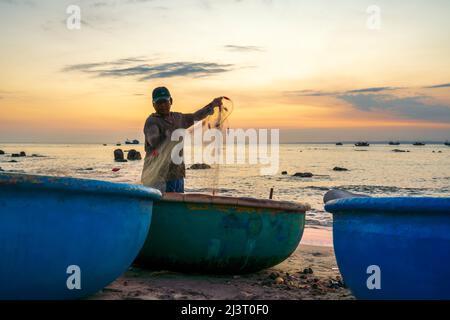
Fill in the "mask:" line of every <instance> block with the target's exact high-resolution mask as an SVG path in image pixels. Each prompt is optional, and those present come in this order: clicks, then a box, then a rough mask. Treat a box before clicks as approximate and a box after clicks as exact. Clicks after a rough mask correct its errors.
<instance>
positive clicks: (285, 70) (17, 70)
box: [0, 0, 450, 143]
mask: <svg viewBox="0 0 450 320" xmlns="http://www.w3.org/2000/svg"><path fill="white" fill-rule="evenodd" d="M69 5H78V6H79V7H80V8H81V19H82V24H81V29H80V30H70V29H68V28H67V25H66V20H67V18H68V17H69V14H67V13H66V10H67V7H68V6H69ZM372 5H376V6H378V7H379V8H380V10H381V11H380V17H381V20H380V21H381V22H380V28H379V29H378V28H372V27H370V24H369V25H368V19H369V18H371V17H373V16H371V15H372V13H368V12H367V9H368V8H369V7H370V6H372ZM449 14H450V1H448V0H430V1H425V0H409V1H404V0H369V1H365V0H341V1H332V0H328V1H322V0H317V1H300V0H272V1H270V0H240V1H239V0H234V1H233V0H228V1H224V0H93V1H88V0H85V1H75V0H72V1H51V0H43V1H42V0H40V1H37V0H0V39H1V50H0V70H1V72H0V142H63V143H66V142H67V143H72V142H83V143H84V142H93V143H97V142H100V143H102V142H117V141H124V140H125V139H126V138H130V139H132V138H138V139H142V127H143V124H144V122H145V119H146V117H147V116H148V115H149V114H150V113H152V112H153V108H152V105H151V91H152V89H153V88H154V87H156V86H161V85H165V86H167V87H168V88H169V89H170V90H171V92H172V95H173V97H174V106H173V110H174V111H180V112H192V111H195V110H196V109H198V108H200V107H203V106H205V105H206V104H207V103H209V102H210V101H211V100H212V99H213V98H214V97H216V96H222V95H226V96H229V97H230V98H232V99H233V101H234V104H235V109H234V113H233V115H232V116H231V119H230V122H231V126H232V127H235V128H280V129H281V130H282V141H283V142H324V141H341V140H342V141H353V140H371V141H376V140H391V139H394V140H442V141H443V140H447V139H448V140H450V41H449V34H450V19H448V16H449Z"/></svg>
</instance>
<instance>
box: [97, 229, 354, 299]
mask: <svg viewBox="0 0 450 320" xmlns="http://www.w3.org/2000/svg"><path fill="white" fill-rule="evenodd" d="M319 238H320V239H321V243H324V244H330V238H329V236H328V234H327V233H323V232H318V231H317V230H315V229H306V232H305V242H306V243H309V242H311V241H313V242H316V241H317V240H318V239H319ZM89 299H90V300H129V299H131V300H202V299H208V300H262V299H272V300H297V299H302V300H310V299H314V300H343V299H346V300H348V299H354V297H353V296H352V294H351V292H350V291H349V290H348V289H347V288H345V285H343V282H342V279H341V275H340V273H339V270H338V268H337V265H336V259H335V255H334V251H333V248H332V247H331V246H329V245H320V246H317V245H308V244H301V245H300V246H299V247H298V248H297V250H296V251H295V252H294V253H293V254H292V255H291V256H290V257H289V258H288V259H287V260H285V261H284V262H283V263H281V264H279V265H277V266H275V267H273V268H270V269H267V270H263V271H260V272H258V273H253V274H247V275H234V276H233V275H229V276H222V275H221V276H213V275H201V274H182V273H176V272H169V271H156V270H144V269H140V268H136V267H131V268H130V269H129V270H128V271H127V272H126V273H125V274H124V275H122V276H121V277H120V278H119V279H117V280H116V281H115V282H114V283H112V284H111V285H109V286H108V287H106V288H104V289H103V290H102V291H101V292H99V293H97V294H96V295H94V296H91V297H90V298H89Z"/></svg>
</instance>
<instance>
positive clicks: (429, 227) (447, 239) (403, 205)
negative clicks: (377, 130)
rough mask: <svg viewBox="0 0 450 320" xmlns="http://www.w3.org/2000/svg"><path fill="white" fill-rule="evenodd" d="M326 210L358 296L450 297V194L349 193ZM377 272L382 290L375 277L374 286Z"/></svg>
mask: <svg viewBox="0 0 450 320" xmlns="http://www.w3.org/2000/svg"><path fill="white" fill-rule="evenodd" d="M325 209H326V210H327V211H329V212H332V213H333V239H334V240H333V241H334V251H335V253H336V259H337V263H338V266H339V270H340V271H341V273H342V275H343V277H344V281H345V283H346V284H347V285H348V286H349V288H350V289H351V290H352V292H353V293H354V295H355V296H356V297H357V298H359V299H450V268H449V265H450V198H428V197H399V198H347V199H340V200H334V201H330V202H328V203H327V204H326V206H325ZM374 266H375V267H374ZM377 267H379V272H377V271H376V268H377ZM375 273H378V274H379V276H380V277H379V280H380V283H379V285H380V289H377V287H374V286H373V285H374V284H376V283H375V282H373V281H375V280H376V279H375V278H371V279H370V280H369V286H368V279H369V277H371V276H372V275H375Z"/></svg>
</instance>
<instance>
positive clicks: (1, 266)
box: [0, 173, 161, 300]
mask: <svg viewBox="0 0 450 320" xmlns="http://www.w3.org/2000/svg"><path fill="white" fill-rule="evenodd" d="M160 197H161V193H160V192H159V191H157V190H153V189H150V188H145V187H143V186H137V185H128V184H119V183H111V182H105V181H95V180H85V179H74V178H57V177H45V176H35V175H25V174H12V173H1V174H0V204H1V205H0V206H1V209H0V238H1V241H0V257H1V261H2V262H1V263H0V284H1V285H0V300H22V299H33V300H35V299H38V300H42V299H58V300H59V299H78V298H82V297H86V296H88V295H91V294H94V293H96V292H97V291H99V290H101V289H102V288H104V287H105V286H107V285H108V284H109V283H111V282H113V281H114V280H115V279H116V278H117V277H119V276H120V275H121V274H122V273H123V272H125V271H126V270H127V268H128V267H129V266H130V265H131V263H132V262H133V260H134V259H135V257H136V256H137V254H138V253H139V250H140V249H141V248H142V245H143V243H144V241H145V239H146V237H147V235H148V230H149V226H150V222H151V216H152V204H153V200H157V199H159V198H160ZM77 270H78V272H79V273H80V276H81V278H80V282H81V283H80V288H79V289H75V290H71V289H74V288H69V286H68V284H67V283H69V282H70V281H71V280H70V277H71V275H76V272H77ZM70 283H72V282H70Z"/></svg>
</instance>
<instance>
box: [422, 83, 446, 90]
mask: <svg viewBox="0 0 450 320" xmlns="http://www.w3.org/2000/svg"><path fill="white" fill-rule="evenodd" d="M424 88H425V89H440V88H450V83H443V84H436V85H434V86H428V87H424Z"/></svg>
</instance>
